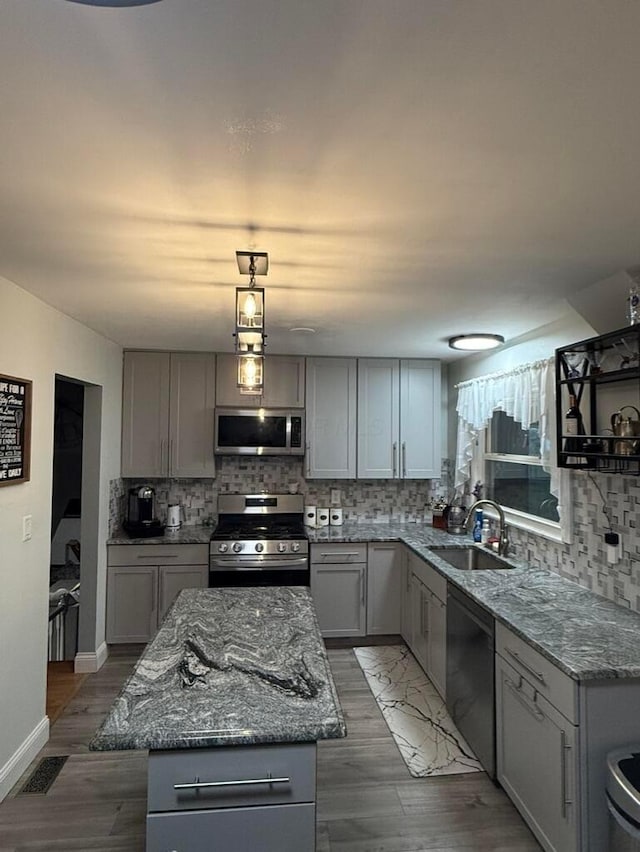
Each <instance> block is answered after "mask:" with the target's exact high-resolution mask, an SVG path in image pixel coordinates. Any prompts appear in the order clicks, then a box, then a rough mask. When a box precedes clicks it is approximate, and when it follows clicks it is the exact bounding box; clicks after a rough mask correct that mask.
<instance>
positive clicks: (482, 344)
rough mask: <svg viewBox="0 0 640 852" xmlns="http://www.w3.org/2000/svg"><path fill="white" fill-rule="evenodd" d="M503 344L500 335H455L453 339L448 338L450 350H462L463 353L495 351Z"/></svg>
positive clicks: (502, 338)
mask: <svg viewBox="0 0 640 852" xmlns="http://www.w3.org/2000/svg"><path fill="white" fill-rule="evenodd" d="M503 343H504V337H503V336H502V335H501V334H483V333H480V334H456V335H455V337H450V338H449V346H450V348H451V349H462V350H463V351H465V352H481V351H483V350H485V349H495V348H496V347H498V346H502V344H503Z"/></svg>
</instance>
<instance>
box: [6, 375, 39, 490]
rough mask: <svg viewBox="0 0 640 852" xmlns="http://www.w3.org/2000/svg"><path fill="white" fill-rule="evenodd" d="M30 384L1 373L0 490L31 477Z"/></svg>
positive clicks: (26, 380) (27, 381)
mask: <svg viewBox="0 0 640 852" xmlns="http://www.w3.org/2000/svg"><path fill="white" fill-rule="evenodd" d="M31 384H32V383H31V382H30V381H29V380H28V379H17V378H16V377H15V376H5V375H3V374H2V373H0V487H2V486H3V485H17V484H18V483H19V482H27V481H28V480H29V478H30V463H31Z"/></svg>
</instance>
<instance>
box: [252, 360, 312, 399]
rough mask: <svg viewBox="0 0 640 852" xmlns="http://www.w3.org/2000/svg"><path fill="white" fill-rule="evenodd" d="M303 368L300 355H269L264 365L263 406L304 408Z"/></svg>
mask: <svg viewBox="0 0 640 852" xmlns="http://www.w3.org/2000/svg"><path fill="white" fill-rule="evenodd" d="M304 384H305V369H304V358H303V357H301V356H294V355H291V356H288V355H269V356H268V357H267V358H265V365H264V392H263V394H262V404H263V406H265V408H304V390H305V388H304Z"/></svg>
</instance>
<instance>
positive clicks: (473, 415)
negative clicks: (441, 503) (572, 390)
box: [455, 358, 560, 499]
mask: <svg viewBox="0 0 640 852" xmlns="http://www.w3.org/2000/svg"><path fill="white" fill-rule="evenodd" d="M554 400H555V362H554V359H553V358H548V359H545V360H543V361H534V362H533V363H530V364H522V365H521V366H519V367H515V368H513V369H511V370H504V371H502V372H499V373H492V374H490V375H487V376H481V377H480V378H478V379H470V380H469V381H466V382H461V383H460V384H459V385H458V403H457V406H456V410H457V412H458V443H457V450H456V472H455V491H456V494H458V495H461V494H462V493H463V492H464V490H465V485H466V483H467V482H468V481H469V479H470V477H471V461H472V458H473V448H474V444H475V443H476V441H477V440H478V439H484V435H483V434H482V433H483V432H484V430H485V429H486V428H487V426H488V425H489V421H490V420H491V416H492V414H493V412H494V411H497V410H501V411H504V412H506V413H507V414H508V415H509V416H510V417H513V419H514V420H515V421H516V422H517V423H520V424H521V425H522V428H523V429H528V428H529V426H530V425H531V424H532V423H536V422H537V423H539V428H540V446H541V455H542V467H543V469H544V470H545V471H546V472H547V473H548V474H550V476H551V486H550V490H551V493H552V494H553V496H554V497H556V498H558V499H559V496H560V471H559V470H558V468H557V467H556V432H555V411H554Z"/></svg>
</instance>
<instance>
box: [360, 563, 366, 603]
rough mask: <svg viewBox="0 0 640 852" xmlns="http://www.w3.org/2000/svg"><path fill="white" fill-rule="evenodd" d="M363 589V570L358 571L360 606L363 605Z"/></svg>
mask: <svg viewBox="0 0 640 852" xmlns="http://www.w3.org/2000/svg"><path fill="white" fill-rule="evenodd" d="M364 592H365V588H364V568H361V569H360V602H361V604H362V606H364V604H365V594H364Z"/></svg>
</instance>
